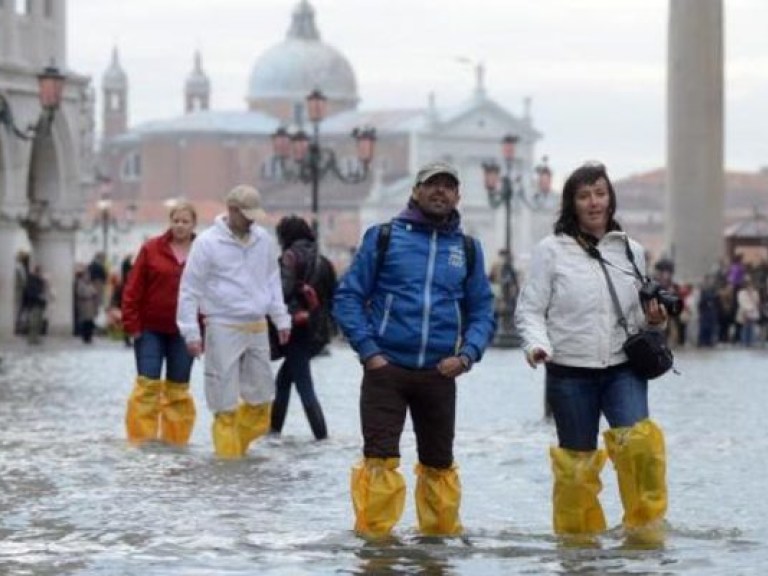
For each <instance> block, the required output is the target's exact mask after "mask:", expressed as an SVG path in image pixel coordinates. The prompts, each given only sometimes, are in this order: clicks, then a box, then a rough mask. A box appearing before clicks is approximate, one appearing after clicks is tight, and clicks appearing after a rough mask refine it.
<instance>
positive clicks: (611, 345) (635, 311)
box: [515, 231, 645, 368]
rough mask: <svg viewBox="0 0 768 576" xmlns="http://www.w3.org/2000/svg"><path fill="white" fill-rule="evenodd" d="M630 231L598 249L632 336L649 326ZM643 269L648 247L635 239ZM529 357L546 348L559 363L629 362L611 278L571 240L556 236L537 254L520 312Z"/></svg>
mask: <svg viewBox="0 0 768 576" xmlns="http://www.w3.org/2000/svg"><path fill="white" fill-rule="evenodd" d="M625 238H626V235H625V234H624V232H618V231H613V232H608V233H607V234H606V235H605V236H603V238H602V239H601V240H600V242H599V243H598V244H597V249H598V250H599V251H600V253H601V254H602V257H603V259H604V260H606V261H607V262H610V263H611V264H612V265H608V266H606V268H607V270H608V272H609V274H610V275H611V279H612V280H613V284H614V286H615V288H616V294H617V296H618V298H619V302H620V304H621V309H622V311H623V312H624V316H625V318H626V319H627V324H628V328H629V332H630V334H634V333H635V332H637V331H638V330H639V329H640V327H642V326H644V325H645V315H644V313H643V310H642V307H641V305H640V298H639V296H638V289H639V288H640V285H641V282H640V280H638V279H637V278H636V274H635V273H634V268H633V267H632V264H631V263H630V261H629V259H628V258H627V253H626V244H625ZM629 242H630V248H631V250H632V253H633V255H634V257H635V263H636V264H637V267H638V269H639V270H640V271H641V272H643V271H644V270H645V257H644V255H643V251H642V247H641V246H640V245H639V244H638V243H637V242H634V241H633V240H630V241H629ZM515 315H516V324H517V329H518V330H519V332H520V335H521V336H522V338H523V347H524V350H525V352H526V353H527V352H530V351H531V350H533V349H534V348H541V349H542V350H544V351H545V352H546V353H547V354H548V355H549V358H550V360H551V361H552V362H553V363H555V364H561V365H564V366H574V367H582V368H606V367H608V366H614V365H616V364H621V363H623V362H626V361H627V357H626V354H624V352H623V351H622V349H621V347H622V344H623V343H624V341H625V340H626V339H627V335H626V333H625V332H624V330H623V329H622V328H621V326H620V325H619V321H618V317H617V315H616V311H615V309H614V305H613V301H612V299H611V294H610V292H609V289H608V284H607V283H606V279H605V274H604V273H603V270H602V268H601V266H600V263H599V261H598V260H597V259H595V258H593V257H591V256H590V255H588V254H587V252H586V251H585V250H584V248H582V247H581V246H580V245H579V244H578V242H576V240H575V239H574V238H573V237H571V236H568V235H565V234H561V235H550V236H548V237H546V238H544V239H543V240H542V241H541V242H540V243H539V244H538V245H537V246H536V247H535V249H534V251H533V254H532V257H531V264H530V268H529V271H528V277H527V279H526V282H525V285H524V286H523V289H522V291H521V293H520V297H519V300H518V304H517V309H516V312H515Z"/></svg>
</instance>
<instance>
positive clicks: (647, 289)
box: [640, 280, 683, 316]
mask: <svg viewBox="0 0 768 576" xmlns="http://www.w3.org/2000/svg"><path fill="white" fill-rule="evenodd" d="M651 300H657V301H658V302H659V304H663V305H664V308H666V310H667V314H669V315H670V316H679V315H680V312H682V311H683V301H682V300H681V299H680V298H679V297H678V296H675V295H674V294H672V292H670V291H669V290H666V289H665V288H662V287H661V284H659V283H658V282H656V281H655V280H647V281H645V282H644V283H643V285H642V286H641V287H640V302H642V303H643V304H645V303H646V302H650V301H651Z"/></svg>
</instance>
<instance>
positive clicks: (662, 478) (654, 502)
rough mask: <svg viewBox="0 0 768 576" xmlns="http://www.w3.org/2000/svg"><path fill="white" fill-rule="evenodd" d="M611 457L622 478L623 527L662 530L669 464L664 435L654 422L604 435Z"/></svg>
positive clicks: (620, 482) (638, 424) (609, 431)
mask: <svg viewBox="0 0 768 576" xmlns="http://www.w3.org/2000/svg"><path fill="white" fill-rule="evenodd" d="M603 436H604V438H605V446H606V448H607V449H608V455H609V456H610V457H611V460H612V461H613V465H614V467H615V468H616V474H617V476H618V479H619V491H620V492H621V503H622V504H623V506H624V526H625V527H626V528H628V529H630V530H632V529H637V528H642V527H646V526H648V527H655V528H658V529H659V530H663V518H664V514H665V513H666V511H667V483H666V469H667V462H666V457H665V451H664V434H663V433H662V431H661V429H660V428H659V427H658V426H656V424H654V423H653V422H652V421H651V420H642V421H640V422H638V423H637V424H635V425H634V426H632V427H630V428H612V429H610V430H607V431H606V432H605V433H604V435H603Z"/></svg>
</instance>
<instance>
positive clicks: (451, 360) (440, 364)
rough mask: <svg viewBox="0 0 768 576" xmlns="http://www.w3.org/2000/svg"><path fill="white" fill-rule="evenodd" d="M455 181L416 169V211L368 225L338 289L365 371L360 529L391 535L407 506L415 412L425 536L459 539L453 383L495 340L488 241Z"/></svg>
mask: <svg viewBox="0 0 768 576" xmlns="http://www.w3.org/2000/svg"><path fill="white" fill-rule="evenodd" d="M459 197H460V196H459V175H458V172H457V171H456V169H455V168H453V167H452V166H450V165H449V164H446V163H443V162H436V163H431V164H427V165H426V166H424V167H423V168H421V169H420V170H419V172H418V173H417V175H416V180H415V182H414V186H413V191H412V196H411V198H410V200H409V202H408V206H407V208H406V209H405V210H403V211H402V212H401V213H400V214H399V215H398V216H397V217H396V218H394V219H393V220H392V221H391V222H390V223H389V224H385V225H379V226H374V227H372V228H370V229H368V230H367V231H366V233H365V236H364V237H363V240H362V244H361V245H360V248H359V250H358V251H357V254H356V255H355V258H354V261H353V262H352V266H351V267H350V268H349V270H348V271H347V273H346V274H345V275H344V276H343V278H342V280H341V282H340V283H339V287H338V289H337V290H336V296H335V299H334V315H335V317H336V320H337V322H338V324H339V326H340V327H341V329H342V331H343V332H344V334H345V335H346V336H347V338H348V340H349V342H350V344H351V345H352V347H353V348H354V350H355V352H357V354H358V356H359V358H360V362H361V363H362V364H363V382H362V389H361V396H360V420H361V424H362V432H363V459H362V461H360V462H359V463H358V464H357V465H356V466H354V467H353V469H352V481H351V490H352V503H353V507H354V511H355V531H356V532H357V533H358V534H360V535H361V536H364V537H372V538H380V537H384V536H387V535H388V534H390V532H391V530H392V528H393V527H394V525H395V524H396V523H397V522H398V520H399V519H400V515H401V514H402V511H403V505H404V502H405V480H404V479H403V476H402V475H401V474H400V472H399V471H398V467H399V465H400V436H401V435H402V432H403V427H404V424H405V418H406V414H407V412H408V411H410V414H411V420H412V421H413V429H414V432H415V433H416V442H417V446H418V458H419V463H418V465H417V467H416V477H417V480H416V490H415V499H416V512H417V516H418V522H419V530H420V531H421V533H423V534H426V535H442V536H450V535H457V534H460V533H461V532H462V525H461V521H460V518H459V508H460V502H461V484H460V481H459V473H458V466H457V465H456V462H455V461H454V457H453V439H454V430H455V425H456V378H457V377H458V376H460V375H461V374H464V373H465V372H467V371H469V370H470V369H471V368H472V365H473V363H475V362H477V361H478V360H480V358H481V357H482V355H483V352H484V350H485V348H486V346H487V345H488V343H489V342H490V340H491V338H492V337H493V333H494V329H495V322H494V319H493V293H492V292H491V287H490V283H489V281H488V277H487V276H486V274H485V271H484V269H483V255H482V250H481V247H480V243H479V242H478V241H477V240H475V239H474V238H471V237H469V236H465V235H464V234H463V233H462V231H461V226H460V223H461V218H460V216H459V212H458V210H457V209H456V206H457V204H458V202H459Z"/></svg>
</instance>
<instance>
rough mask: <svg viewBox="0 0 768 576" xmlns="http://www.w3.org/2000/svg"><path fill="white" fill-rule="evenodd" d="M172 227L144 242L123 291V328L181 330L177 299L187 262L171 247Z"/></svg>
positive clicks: (128, 330) (172, 331)
mask: <svg viewBox="0 0 768 576" xmlns="http://www.w3.org/2000/svg"><path fill="white" fill-rule="evenodd" d="M171 238H172V236H171V231H170V230H168V231H167V232H166V233H165V234H163V235H162V236H157V237H155V238H151V239H150V240H147V242H145V243H144V245H143V246H142V247H141V250H140V251H139V255H138V257H137V258H136V262H135V263H134V264H133V268H131V272H130V273H129V274H128V282H127V283H126V285H125V292H124V293H123V304H122V312H123V329H124V330H125V331H126V332H127V333H128V334H137V333H139V332H142V331H143V330H152V331H154V332H162V333H164V334H178V332H179V329H178V327H177V326H176V303H177V301H178V296H179V283H180V282H181V273H182V271H183V270H184V265H183V264H179V261H178V260H176V256H174V254H173V250H171Z"/></svg>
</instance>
